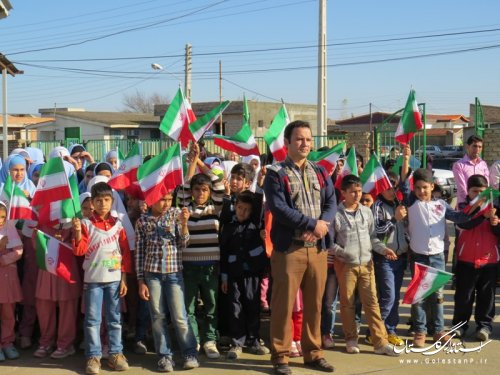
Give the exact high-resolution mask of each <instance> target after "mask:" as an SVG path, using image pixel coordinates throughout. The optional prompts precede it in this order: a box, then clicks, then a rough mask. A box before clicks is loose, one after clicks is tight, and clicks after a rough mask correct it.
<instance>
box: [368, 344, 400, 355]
mask: <svg viewBox="0 0 500 375" xmlns="http://www.w3.org/2000/svg"><path fill="white" fill-rule="evenodd" d="M373 352H374V353H375V354H381V355H388V356H389V357H399V353H396V352H395V351H394V345H392V344H385V345H382V346H381V347H380V348H376V349H374V350H373Z"/></svg>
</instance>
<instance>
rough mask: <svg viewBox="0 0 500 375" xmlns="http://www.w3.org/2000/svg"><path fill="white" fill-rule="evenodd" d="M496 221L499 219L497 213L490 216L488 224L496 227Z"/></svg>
mask: <svg viewBox="0 0 500 375" xmlns="http://www.w3.org/2000/svg"><path fill="white" fill-rule="evenodd" d="M498 222H499V220H498V216H497V215H494V216H492V217H490V224H491V226H492V227H496V226H497V225H498Z"/></svg>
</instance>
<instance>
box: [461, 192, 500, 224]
mask: <svg viewBox="0 0 500 375" xmlns="http://www.w3.org/2000/svg"><path fill="white" fill-rule="evenodd" d="M498 197H500V191H498V190H496V189H494V188H492V187H491V186H490V187H489V188H486V189H485V190H484V191H482V192H481V193H480V194H479V195H478V196H477V197H476V198H474V199H473V200H472V201H470V202H469V204H468V205H467V206H466V207H465V208H464V212H465V213H466V214H470V213H472V212H475V214H474V216H473V217H472V218H473V219H475V218H477V217H479V216H482V215H483V214H484V213H485V212H486V211H488V210H491V209H492V208H493V207H494V202H495V199H497V198H498ZM478 207H479V210H478V211H477V212H476V209H477V208H478Z"/></svg>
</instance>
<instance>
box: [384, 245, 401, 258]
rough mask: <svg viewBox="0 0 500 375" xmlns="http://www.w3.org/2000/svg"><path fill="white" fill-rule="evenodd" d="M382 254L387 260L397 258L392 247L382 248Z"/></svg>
mask: <svg viewBox="0 0 500 375" xmlns="http://www.w3.org/2000/svg"><path fill="white" fill-rule="evenodd" d="M384 256H385V258H386V259H389V260H398V256H397V255H396V253H395V252H394V251H393V250H392V249H389V248H388V247H386V248H385V250H384Z"/></svg>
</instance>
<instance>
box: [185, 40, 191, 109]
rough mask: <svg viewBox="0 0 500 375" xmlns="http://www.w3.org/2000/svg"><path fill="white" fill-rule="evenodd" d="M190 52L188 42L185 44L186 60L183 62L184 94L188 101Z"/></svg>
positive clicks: (189, 91) (189, 95) (189, 92)
mask: <svg viewBox="0 0 500 375" xmlns="http://www.w3.org/2000/svg"><path fill="white" fill-rule="evenodd" d="M191 53H192V46H191V44H189V43H188V44H186V55H185V59H186V60H185V64H184V95H185V96H186V98H187V100H188V101H189V102H191V68H192V66H191Z"/></svg>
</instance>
